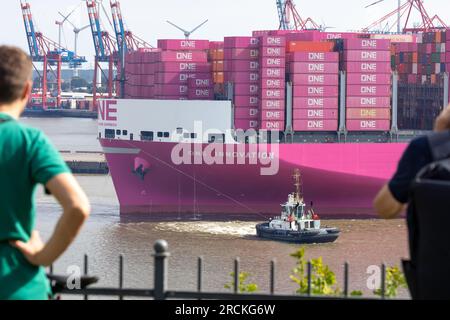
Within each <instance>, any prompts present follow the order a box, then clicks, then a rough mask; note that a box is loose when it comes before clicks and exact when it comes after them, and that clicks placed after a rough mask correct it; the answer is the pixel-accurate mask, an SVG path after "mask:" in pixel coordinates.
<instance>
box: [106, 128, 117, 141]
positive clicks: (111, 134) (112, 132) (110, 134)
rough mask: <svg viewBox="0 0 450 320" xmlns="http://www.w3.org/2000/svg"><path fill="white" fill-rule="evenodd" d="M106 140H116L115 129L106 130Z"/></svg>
mask: <svg viewBox="0 0 450 320" xmlns="http://www.w3.org/2000/svg"><path fill="white" fill-rule="evenodd" d="M105 138H106V139H115V138H116V131H115V130H113V129H105Z"/></svg>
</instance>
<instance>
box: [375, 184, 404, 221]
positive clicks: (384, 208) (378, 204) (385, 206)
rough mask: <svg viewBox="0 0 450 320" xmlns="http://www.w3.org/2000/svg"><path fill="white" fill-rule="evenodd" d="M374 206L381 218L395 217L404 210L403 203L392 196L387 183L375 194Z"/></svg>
mask: <svg viewBox="0 0 450 320" xmlns="http://www.w3.org/2000/svg"><path fill="white" fill-rule="evenodd" d="M374 207H375V210H376V211H377V213H378V215H379V216H380V218H382V219H395V218H397V217H398V216H399V215H400V214H401V213H402V212H403V211H404V210H405V205H404V204H402V203H400V202H398V201H397V200H396V199H395V198H394V196H393V195H392V193H391V191H390V190H389V186H388V185H385V186H384V187H383V189H381V190H380V192H379V193H378V195H377V196H376V198H375V201H374Z"/></svg>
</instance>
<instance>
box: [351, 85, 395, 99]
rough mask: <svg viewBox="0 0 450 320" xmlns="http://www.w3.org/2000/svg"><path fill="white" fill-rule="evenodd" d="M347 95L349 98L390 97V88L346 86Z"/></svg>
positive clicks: (382, 86)
mask: <svg viewBox="0 0 450 320" xmlns="http://www.w3.org/2000/svg"><path fill="white" fill-rule="evenodd" d="M347 95H348V96H351V97H359V96H362V97H367V96H373V97H390V96H391V86H390V85H379V86H377V85H358V84H356V85H348V86H347Z"/></svg>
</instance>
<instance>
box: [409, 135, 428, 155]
mask: <svg viewBox="0 0 450 320" xmlns="http://www.w3.org/2000/svg"><path fill="white" fill-rule="evenodd" d="M409 149H410V150H412V151H418V152H430V143H429V140H428V137H427V136H421V137H418V138H415V139H413V140H412V141H411V143H410V144H409Z"/></svg>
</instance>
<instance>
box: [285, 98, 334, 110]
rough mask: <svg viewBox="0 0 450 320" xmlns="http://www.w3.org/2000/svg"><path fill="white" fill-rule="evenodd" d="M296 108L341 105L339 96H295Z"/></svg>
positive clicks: (322, 107)
mask: <svg viewBox="0 0 450 320" xmlns="http://www.w3.org/2000/svg"><path fill="white" fill-rule="evenodd" d="M293 105H294V109H335V108H338V107H339V98H337V97H336V98H312V97H310V98H308V97H304V98H301V97H300V98H298V97H297V98H294V101H293Z"/></svg>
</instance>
